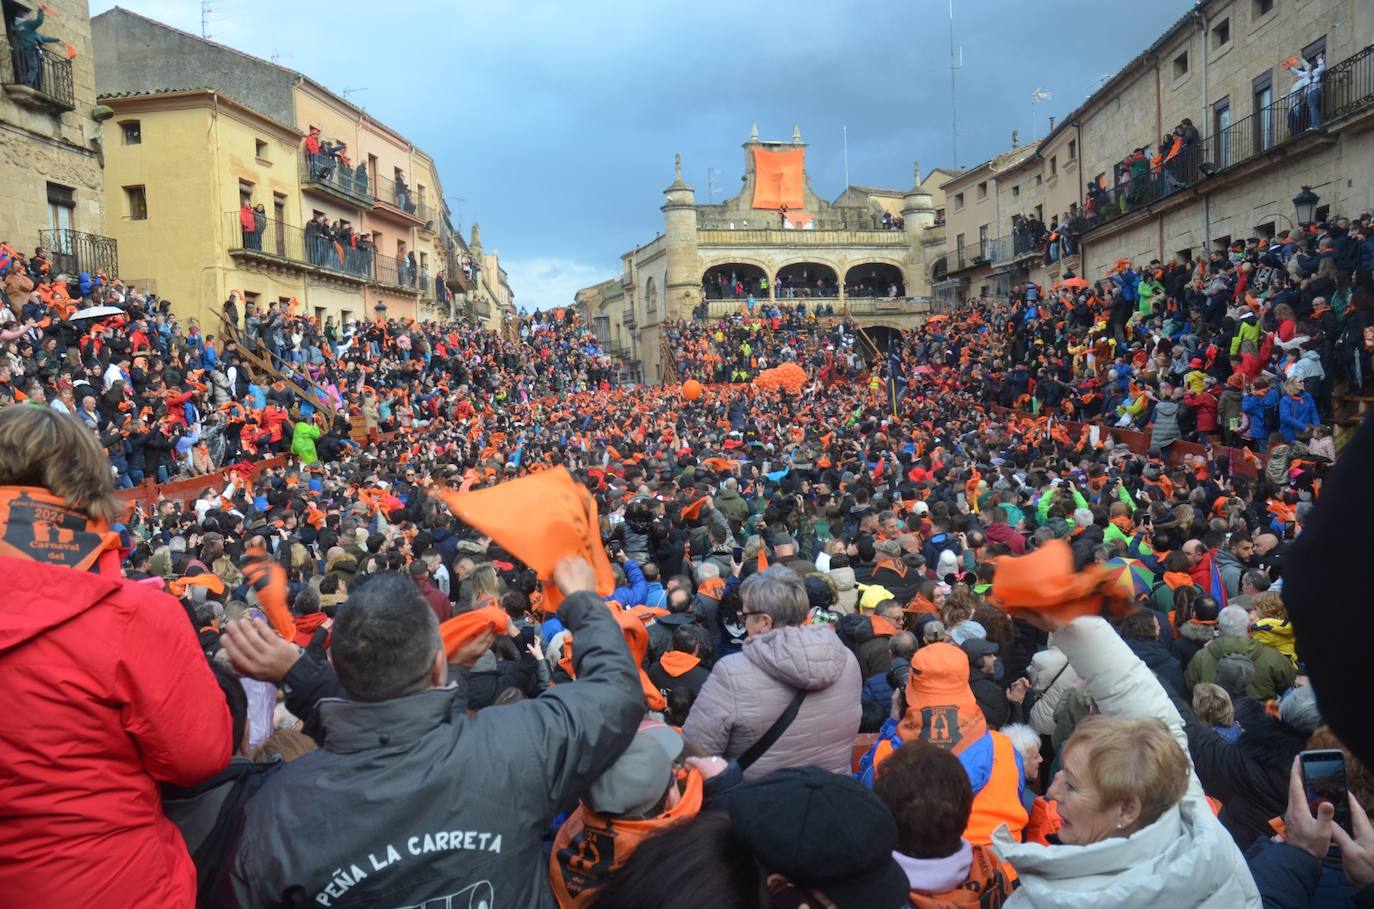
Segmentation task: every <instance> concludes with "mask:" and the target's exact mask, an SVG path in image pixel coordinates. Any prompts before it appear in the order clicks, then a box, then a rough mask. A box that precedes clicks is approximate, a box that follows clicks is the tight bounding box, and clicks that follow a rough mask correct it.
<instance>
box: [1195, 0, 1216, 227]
mask: <svg viewBox="0 0 1374 909" xmlns="http://www.w3.org/2000/svg"><path fill="white" fill-rule="evenodd" d="M1201 6H1202V4H1201V3H1199V4H1198V9H1194V10H1193V11H1192V13H1191V14H1190V15H1191V16H1192V17H1193V20H1194V21H1195V22H1197V26H1198V42H1199V43H1200V44H1201V45H1202V119H1201V120H1200V121H1199V122H1201V123H1202V124H1204V125H1209V126H1210V120H1209V119H1208V117H1209V116H1210V115H1211V104H1212V100H1211V96H1210V95H1209V94H1208V93H1207V17H1206V16H1204V15H1203V14H1202V11H1201ZM1198 135H1204V133H1203V132H1202V130H1201V129H1198ZM1203 157H1206V151H1205V150H1204V152H1203ZM1202 238H1203V243H1204V244H1205V245H1206V246H1207V247H1210V246H1211V245H1212V196H1211V194H1210V193H1209V192H1207V188H1206V187H1203V191H1202Z"/></svg>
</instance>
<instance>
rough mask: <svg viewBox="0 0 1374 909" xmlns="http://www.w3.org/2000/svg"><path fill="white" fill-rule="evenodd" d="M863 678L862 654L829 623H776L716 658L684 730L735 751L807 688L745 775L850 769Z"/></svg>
mask: <svg viewBox="0 0 1374 909" xmlns="http://www.w3.org/2000/svg"><path fill="white" fill-rule="evenodd" d="M862 685H863V679H862V678H861V677H860V674H859V661H858V660H856V659H855V658H854V654H853V653H851V652H850V651H849V648H847V647H845V646H844V644H842V643H841V642H840V639H839V638H838V637H836V636H835V632H834V631H832V630H831V629H830V628H829V627H825V626H819V627H818V626H814V625H811V626H800V627H790V628H775V629H773V630H772V631H768V632H765V633H763V634H761V635H758V636H756V637H752V638H750V639H749V640H748V641H746V642H745V644H744V649H743V651H742V652H740V653H736V654H731V655H730V656H727V657H725V658H724V659H722V660H721V661H720V662H719V663H717V664H716V665H715V668H714V669H712V670H711V676H710V678H708V679H707V680H706V684H705V685H704V686H703V687H702V689H701V694H700V695H698V696H697V700H696V703H695V704H693V705H692V712H691V713H690V714H689V715H688V717H687V722H686V724H685V725H684V726H683V727H682V732H683V734H684V735H685V736H686V737H687V738H688V739H690V740H691V741H693V742H695V743H696V744H697V745H699V746H701V747H702V748H705V749H706V750H707V751H708V752H709V753H711V754H720V755H723V756H725V757H727V758H737V757H739V756H740V755H741V754H743V753H744V752H745V751H747V750H749V746H751V745H753V744H754V743H755V742H756V741H758V740H759V739H760V738H762V737H763V734H764V733H765V732H767V731H768V728H769V727H770V726H772V725H773V721H774V720H776V719H777V718H778V717H779V716H781V715H782V712H783V711H784V710H786V709H787V705H788V704H789V703H791V701H792V698H793V697H794V696H795V695H796V693H797V691H798V690H799V689H802V688H805V689H806V690H807V691H808V692H810V693H809V694H808V695H807V696H806V700H805V701H804V702H802V706H801V710H800V712H798V714H797V716H796V719H794V720H793V721H792V725H791V726H789V727H788V729H787V731H786V732H785V733H783V736H782V738H780V739H778V741H776V742H775V743H774V744H773V747H772V748H770V749H769V750H768V752H767V753H766V754H764V755H763V757H761V758H759V760H758V762H757V763H755V764H754V765H753V766H752V767H750V768H749V769H748V770H747V771H746V772H745V774H744V775H745V778H746V779H750V780H755V779H759V778H760V777H764V776H767V775H768V774H769V773H771V772H772V771H774V770H778V769H780V768H782V767H800V766H803V765H813V766H816V767H820V768H822V769H825V770H830V771H832V772H834V773H848V772H849V769H850V751H851V748H852V746H853V744H854V736H855V735H856V734H857V733H858V731H859V714H860V703H859V702H860V689H861V687H862Z"/></svg>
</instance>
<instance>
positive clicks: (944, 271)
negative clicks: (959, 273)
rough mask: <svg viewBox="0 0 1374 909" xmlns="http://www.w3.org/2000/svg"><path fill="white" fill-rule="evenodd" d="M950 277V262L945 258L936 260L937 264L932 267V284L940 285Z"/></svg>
mask: <svg viewBox="0 0 1374 909" xmlns="http://www.w3.org/2000/svg"><path fill="white" fill-rule="evenodd" d="M947 277H949V260H948V259H947V258H945V257H944V256H941V257H940V258H938V259H936V260H935V264H934V265H932V266H930V283H931V284H938V283H939V282H941V281H943V280H945V278H947Z"/></svg>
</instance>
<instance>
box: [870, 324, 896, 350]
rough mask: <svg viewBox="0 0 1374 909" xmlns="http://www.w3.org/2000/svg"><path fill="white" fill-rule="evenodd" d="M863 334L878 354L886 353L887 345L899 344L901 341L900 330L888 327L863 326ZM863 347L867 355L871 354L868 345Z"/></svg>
mask: <svg viewBox="0 0 1374 909" xmlns="http://www.w3.org/2000/svg"><path fill="white" fill-rule="evenodd" d="M864 334H866V335H867V336H868V340H870V341H872V342H873V347H876V348H877V349H878V352H879V353H883V354H886V353H887V351H888V345H890V344H894V343H895V344H900V343H901V339H902V332H901V330H900V329H896V328H893V327H891V326H890V325H866V326H864ZM864 347H865V348H867V350H866V352H867V353H869V354H872V353H873V351H872V349H871V348H868V345H864Z"/></svg>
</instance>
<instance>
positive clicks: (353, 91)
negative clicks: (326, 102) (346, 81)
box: [339, 85, 367, 100]
mask: <svg viewBox="0 0 1374 909" xmlns="http://www.w3.org/2000/svg"><path fill="white" fill-rule="evenodd" d="M365 91H367V86H366V85H364V86H363V87H362V88H346V89H344V90H343V91H341V92H339V94H340V95H342V96H343V97H344V99H345V100H347V98H348V96H349V95H356V94H357V93H358V92H365Z"/></svg>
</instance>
